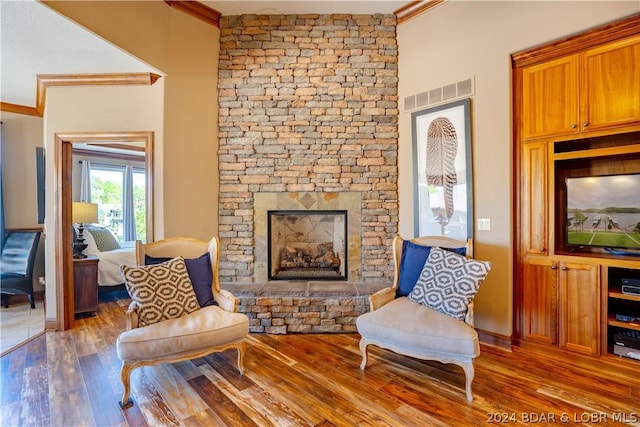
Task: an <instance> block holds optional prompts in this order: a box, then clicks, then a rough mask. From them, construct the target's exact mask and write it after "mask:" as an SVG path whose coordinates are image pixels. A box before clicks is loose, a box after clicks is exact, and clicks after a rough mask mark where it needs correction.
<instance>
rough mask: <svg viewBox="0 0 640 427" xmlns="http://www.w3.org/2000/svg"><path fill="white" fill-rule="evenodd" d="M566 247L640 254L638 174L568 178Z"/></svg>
mask: <svg viewBox="0 0 640 427" xmlns="http://www.w3.org/2000/svg"><path fill="white" fill-rule="evenodd" d="M566 184H567V243H568V244H569V245H573V246H599V247H604V248H618V249H620V248H621V249H632V250H635V249H639V250H640V174H628V175H607V176H587V177H579V178H567V179H566Z"/></svg>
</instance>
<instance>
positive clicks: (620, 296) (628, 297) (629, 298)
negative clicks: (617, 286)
mask: <svg viewBox="0 0 640 427" xmlns="http://www.w3.org/2000/svg"><path fill="white" fill-rule="evenodd" d="M609 297H610V298H617V299H625V300H627V301H640V295H629V294H623V293H622V292H620V291H616V290H610V291H609Z"/></svg>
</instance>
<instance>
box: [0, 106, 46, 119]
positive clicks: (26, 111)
mask: <svg viewBox="0 0 640 427" xmlns="http://www.w3.org/2000/svg"><path fill="white" fill-rule="evenodd" d="M0 111H4V112H6V113H16V114H23V115H25V116H36V117H42V114H40V113H38V110H37V109H36V108H35V107H27V106H25V105H18V104H11V103H9V102H0Z"/></svg>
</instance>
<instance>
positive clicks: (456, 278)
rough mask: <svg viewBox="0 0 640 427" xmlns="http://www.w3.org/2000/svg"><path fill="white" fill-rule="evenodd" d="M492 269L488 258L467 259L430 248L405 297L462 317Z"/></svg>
mask: <svg viewBox="0 0 640 427" xmlns="http://www.w3.org/2000/svg"><path fill="white" fill-rule="evenodd" d="M489 270H491V263H490V262H489V261H479V260H475V259H469V258H466V257H464V256H462V255H458V254H455V253H453V252H449V251H444V250H442V249H440V248H433V249H431V252H430V253H429V258H427V262H425V263H424V268H423V269H422V273H420V278H419V279H418V281H417V282H416V286H415V287H414V288H413V290H412V291H411V293H410V294H409V296H408V297H407V298H409V300H411V301H413V302H416V303H419V304H423V305H425V306H427V307H430V308H432V309H434V310H437V311H439V312H441V313H444V314H448V315H449V316H452V317H454V318H456V319H458V320H464V316H465V315H466V313H467V309H468V308H469V303H470V302H471V301H472V300H473V297H475V295H476V293H477V292H478V289H479V288H480V284H481V283H482V282H483V281H484V278H485V277H486V276H487V274H488V273H489Z"/></svg>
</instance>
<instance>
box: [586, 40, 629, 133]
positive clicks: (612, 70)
mask: <svg viewBox="0 0 640 427" xmlns="http://www.w3.org/2000/svg"><path fill="white" fill-rule="evenodd" d="M581 59H582V68H581V69H582V76H581V77H582V78H581V80H582V85H581V87H582V90H581V103H580V104H581V107H580V108H581V111H580V118H581V126H582V128H583V129H588V130H599V129H602V128H609V127H612V126H621V125H629V124H634V123H639V122H640V36H635V37H630V38H627V39H624V40H621V41H618V42H615V43H610V44H607V45H605V46H601V47H597V48H594V49H590V50H587V51H586V52H585V53H584V54H583V55H582V58H581Z"/></svg>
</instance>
